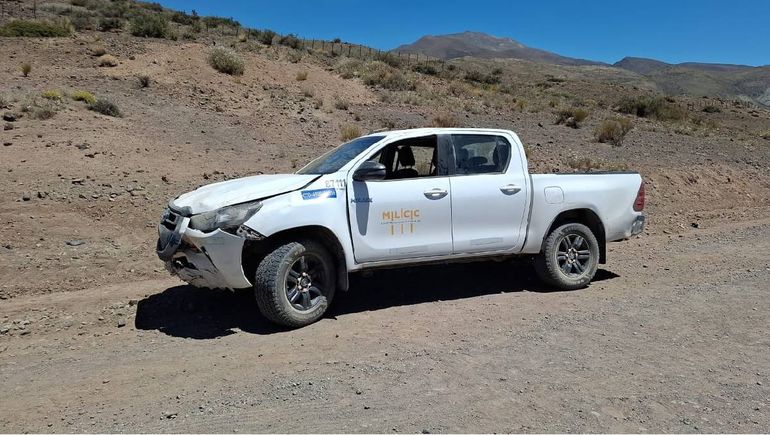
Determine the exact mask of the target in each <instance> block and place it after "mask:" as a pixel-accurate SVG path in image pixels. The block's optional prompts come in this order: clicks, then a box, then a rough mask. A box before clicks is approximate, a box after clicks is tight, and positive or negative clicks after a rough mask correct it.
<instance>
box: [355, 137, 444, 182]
mask: <svg viewBox="0 0 770 435" xmlns="http://www.w3.org/2000/svg"><path fill="white" fill-rule="evenodd" d="M369 160H371V161H375V162H379V163H382V164H383V165H385V180H403V179H409V178H422V177H435V176H438V175H446V173H447V171H446V168H440V166H441V164H440V162H439V159H438V140H437V136H435V135H434V136H425V137H417V138H410V139H404V140H400V141H397V142H393V143H391V144H388V145H386V146H385V147H384V148H383V149H381V150H380V151H379V152H378V153H377V154H375V155H374V156H372V157H371V158H370V159H369Z"/></svg>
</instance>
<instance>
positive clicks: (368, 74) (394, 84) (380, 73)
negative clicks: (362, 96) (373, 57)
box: [361, 61, 414, 91]
mask: <svg viewBox="0 0 770 435" xmlns="http://www.w3.org/2000/svg"><path fill="white" fill-rule="evenodd" d="M361 78H362V79H363V81H364V84H366V85H369V86H379V87H382V88H384V89H390V90H392V91H409V90H413V89H414V85H413V84H412V83H411V82H410V81H409V79H407V78H406V76H404V74H403V73H402V72H401V71H399V70H398V69H395V68H393V67H392V66H390V65H388V64H386V63H384V62H382V61H373V62H367V63H365V64H364V65H363V71H362V72H361Z"/></svg>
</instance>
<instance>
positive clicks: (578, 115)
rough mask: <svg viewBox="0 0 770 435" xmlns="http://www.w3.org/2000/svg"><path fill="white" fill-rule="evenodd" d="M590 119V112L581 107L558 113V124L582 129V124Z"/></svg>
mask: <svg viewBox="0 0 770 435" xmlns="http://www.w3.org/2000/svg"><path fill="white" fill-rule="evenodd" d="M586 118H588V111H587V110H585V109H583V108H580V107H569V108H566V109H562V110H559V111H558V112H557V113H556V124H557V125H558V124H564V125H566V126H567V127H572V128H580V123H581V122H583V121H584V120H585V119H586Z"/></svg>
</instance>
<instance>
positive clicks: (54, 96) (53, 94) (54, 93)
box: [40, 89, 62, 101]
mask: <svg viewBox="0 0 770 435" xmlns="http://www.w3.org/2000/svg"><path fill="white" fill-rule="evenodd" d="M40 96H41V97H43V98H45V99H46V100H51V101H61V100H62V93H61V91H60V90H58V89H48V90H45V91H43V93H42V94H40Z"/></svg>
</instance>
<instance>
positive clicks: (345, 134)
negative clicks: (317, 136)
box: [340, 124, 361, 142]
mask: <svg viewBox="0 0 770 435" xmlns="http://www.w3.org/2000/svg"><path fill="white" fill-rule="evenodd" d="M359 136H361V129H359V128H358V126H357V125H353V124H347V125H343V126H342V127H341V128H340V139H341V140H343V141H345V142H347V141H350V140H353V139H355V138H357V137H359Z"/></svg>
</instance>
